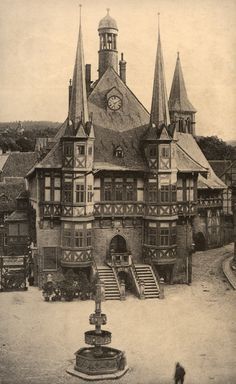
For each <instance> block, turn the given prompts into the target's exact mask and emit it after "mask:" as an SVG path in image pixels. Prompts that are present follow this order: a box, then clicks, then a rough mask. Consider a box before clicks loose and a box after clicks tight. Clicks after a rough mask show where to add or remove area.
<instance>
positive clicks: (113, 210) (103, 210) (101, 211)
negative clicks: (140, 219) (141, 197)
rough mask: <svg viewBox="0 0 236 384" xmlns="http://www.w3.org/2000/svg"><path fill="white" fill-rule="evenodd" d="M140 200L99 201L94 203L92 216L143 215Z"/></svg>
mask: <svg viewBox="0 0 236 384" xmlns="http://www.w3.org/2000/svg"><path fill="white" fill-rule="evenodd" d="M143 214H144V204H143V203H142V202H136V203H133V202H128V201H123V202H110V201H109V202H99V203H95V204H94V216H96V217H100V216H126V217H128V216H131V217H134V216H143Z"/></svg>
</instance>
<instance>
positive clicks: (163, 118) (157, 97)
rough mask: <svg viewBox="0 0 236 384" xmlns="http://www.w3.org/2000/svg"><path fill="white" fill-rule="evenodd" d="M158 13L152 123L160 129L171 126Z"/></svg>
mask: <svg viewBox="0 0 236 384" xmlns="http://www.w3.org/2000/svg"><path fill="white" fill-rule="evenodd" d="M159 15H160V14H159V13H158V44H157V53H156V64H155V72H154V82H153V93H152V107H151V123H152V124H155V125H156V127H157V128H158V127H159V126H160V125H161V124H165V125H166V126H168V125H169V124H170V117H169V110H168V101H167V92H166V82H165V73H164V61H163V56H162V49H161V38H160V22H159Z"/></svg>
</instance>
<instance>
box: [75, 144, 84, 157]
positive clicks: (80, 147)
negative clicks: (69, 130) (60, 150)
mask: <svg viewBox="0 0 236 384" xmlns="http://www.w3.org/2000/svg"><path fill="white" fill-rule="evenodd" d="M77 155H79V156H84V155H85V145H82V144H79V145H77Z"/></svg>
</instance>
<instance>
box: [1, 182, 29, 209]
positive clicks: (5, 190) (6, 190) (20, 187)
mask: <svg viewBox="0 0 236 384" xmlns="http://www.w3.org/2000/svg"><path fill="white" fill-rule="evenodd" d="M24 190H25V182H24V180H23V179H22V180H21V181H20V182H18V183H7V184H6V183H4V182H2V183H0V211H1V212H3V211H4V212H6V211H13V210H14V209H15V208H16V198H17V196H18V195H19V194H20V192H22V191H24Z"/></svg>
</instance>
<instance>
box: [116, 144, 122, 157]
mask: <svg viewBox="0 0 236 384" xmlns="http://www.w3.org/2000/svg"><path fill="white" fill-rule="evenodd" d="M115 157H119V158H122V157H124V151H123V148H121V146H118V147H117V148H116V149H115Z"/></svg>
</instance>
